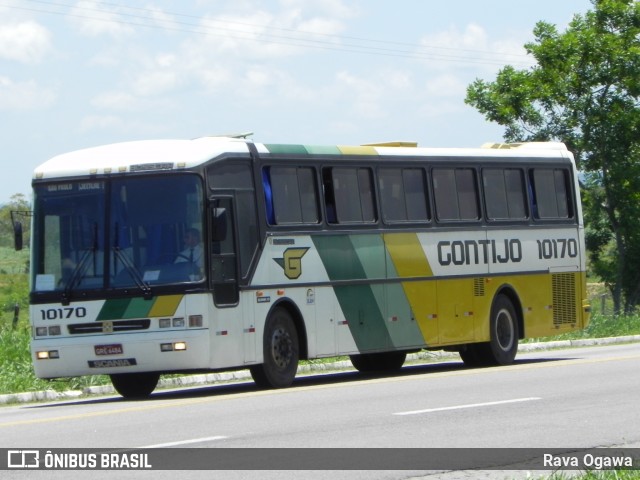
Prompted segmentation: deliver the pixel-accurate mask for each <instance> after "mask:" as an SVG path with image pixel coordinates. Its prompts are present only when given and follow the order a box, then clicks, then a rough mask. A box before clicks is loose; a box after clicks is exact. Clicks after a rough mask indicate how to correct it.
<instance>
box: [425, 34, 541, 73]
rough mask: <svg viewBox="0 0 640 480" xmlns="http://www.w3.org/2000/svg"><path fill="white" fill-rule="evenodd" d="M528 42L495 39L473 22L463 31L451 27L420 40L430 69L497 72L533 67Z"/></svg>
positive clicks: (523, 40)
mask: <svg viewBox="0 0 640 480" xmlns="http://www.w3.org/2000/svg"><path fill="white" fill-rule="evenodd" d="M524 42H525V37H524V36H523V38H522V39H514V38H508V39H499V40H492V39H490V38H489V36H488V34H487V32H486V30H485V29H484V28H483V27H482V26H480V25H477V24H474V23H470V24H468V25H467V26H466V27H465V28H464V30H462V31H460V30H459V29H458V28H457V27H456V26H451V27H449V28H448V29H447V30H444V31H441V32H438V33H434V34H430V35H425V36H424V37H422V39H421V41H420V44H421V45H422V49H421V51H420V53H421V54H422V55H423V56H424V58H425V59H426V60H427V61H428V62H429V66H430V68H439V69H451V68H453V67H457V68H461V67H466V68H473V69H476V70H477V68H478V66H479V65H480V66H484V68H485V69H487V70H490V71H495V70H497V69H498V68H500V67H501V66H504V65H505V64H507V63H512V64H515V65H517V66H519V67H523V66H526V65H529V64H530V63H531V62H530V60H529V59H528V57H527V55H526V52H525V50H524V48H523V46H522V45H523V44H524Z"/></svg>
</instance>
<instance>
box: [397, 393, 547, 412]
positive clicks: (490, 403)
mask: <svg viewBox="0 0 640 480" xmlns="http://www.w3.org/2000/svg"><path fill="white" fill-rule="evenodd" d="M534 400H542V399H541V398H540V397H527V398H514V399H512V400H500V401H497V402H485V403H471V404H468V405H454V406H452V407H440V408H426V409H424V410H412V411H410V412H396V413H393V415H419V414H421V413H432V412H444V411H446V410H462V409H464V408H478V407H490V406H493V405H505V404H507V403H520V402H532V401H534Z"/></svg>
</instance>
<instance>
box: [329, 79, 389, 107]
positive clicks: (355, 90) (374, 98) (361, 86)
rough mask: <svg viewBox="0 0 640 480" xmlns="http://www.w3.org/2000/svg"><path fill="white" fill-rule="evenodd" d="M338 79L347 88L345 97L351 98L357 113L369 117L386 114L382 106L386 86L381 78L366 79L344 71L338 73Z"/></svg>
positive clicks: (340, 84) (339, 83)
mask: <svg viewBox="0 0 640 480" xmlns="http://www.w3.org/2000/svg"><path fill="white" fill-rule="evenodd" d="M336 80H337V82H338V85H339V86H341V87H343V89H344V90H345V92H344V93H345V97H346V98H348V99H349V100H348V101H349V103H350V104H352V106H353V108H354V110H355V112H356V113H358V114H359V115H362V116H366V117H369V118H371V117H374V118H379V117H382V116H384V111H383V108H382V106H381V99H382V97H383V92H384V86H383V84H382V82H380V79H379V78H376V79H369V78H367V79H364V78H360V77H357V76H356V75H354V74H352V73H349V72H344V71H343V72H339V73H338V74H337V76H336Z"/></svg>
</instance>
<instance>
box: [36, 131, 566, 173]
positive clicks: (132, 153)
mask: <svg viewBox="0 0 640 480" xmlns="http://www.w3.org/2000/svg"><path fill="white" fill-rule="evenodd" d="M247 143H251V140H247V139H245V138H242V137H237V136H234V137H217V136H212V137H201V138H196V139H192V140H184V139H183V140H142V141H132V142H123V143H114V144H109V145H103V146H97V147H92V148H86V149H82V150H76V151H73V152H69V153H65V154H61V155H57V156H55V157H53V158H51V159H50V160H48V161H47V162H45V163H43V164H42V165H40V166H38V167H37V168H36V169H35V171H34V178H35V179H45V178H59V177H73V176H86V175H102V174H117V173H126V172H136V171H152V170H180V169H184V168H190V167H195V166H197V165H200V164H202V163H204V162H207V161H208V160H211V159H213V158H215V157H217V156H220V155H222V154H224V153H241V154H248V153H249V148H248V146H247ZM255 146H256V148H257V150H258V152H260V153H261V154H289V155H310V154H322V155H340V156H345V155H369V156H387V155H394V156H412V157H419V156H425V157H484V158H487V157H494V158H500V157H511V158H513V157H523V158H524V157H537V158H570V156H571V154H570V153H569V152H568V151H567V149H566V147H565V146H564V144H562V143H556V142H548V143H545V142H535V143H521V144H503V143H493V144H485V145H483V147H481V148H418V147H417V144H416V143H415V142H404V141H402V142H382V143H372V144H368V145H359V146H348V145H296V144H259V143H257V144H255Z"/></svg>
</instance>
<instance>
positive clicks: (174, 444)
mask: <svg viewBox="0 0 640 480" xmlns="http://www.w3.org/2000/svg"><path fill="white" fill-rule="evenodd" d="M225 438H229V437H223V436H217V437H205V438H192V439H190V440H181V441H179V442H169V443H158V444H156V445H145V446H144V447H138V448H165V447H177V446H178V445H189V444H191V443H201V442H212V441H215V440H224V439H225Z"/></svg>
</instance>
